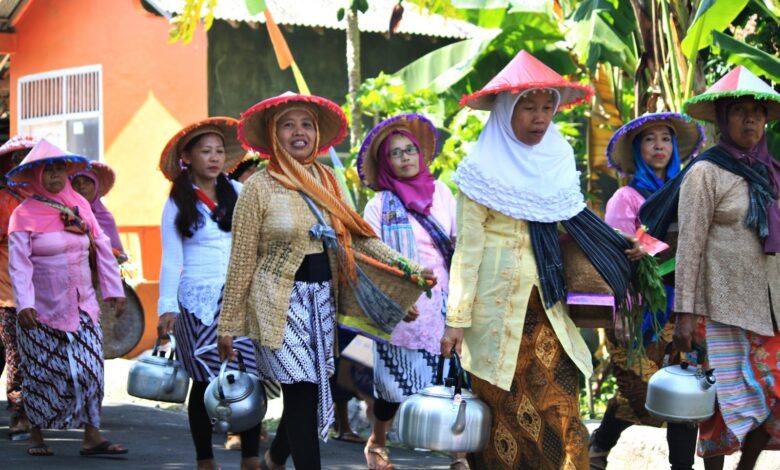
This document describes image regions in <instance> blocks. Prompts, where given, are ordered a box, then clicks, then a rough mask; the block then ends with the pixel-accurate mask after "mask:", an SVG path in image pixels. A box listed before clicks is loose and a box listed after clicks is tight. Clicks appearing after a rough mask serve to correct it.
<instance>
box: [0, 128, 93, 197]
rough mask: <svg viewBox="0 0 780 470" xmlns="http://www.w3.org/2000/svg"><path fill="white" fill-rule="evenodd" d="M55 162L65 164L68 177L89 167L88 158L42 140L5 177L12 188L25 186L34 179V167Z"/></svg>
mask: <svg viewBox="0 0 780 470" xmlns="http://www.w3.org/2000/svg"><path fill="white" fill-rule="evenodd" d="M55 161H63V162H65V171H66V172H67V173H68V175H72V174H73V173H76V172H79V171H82V170H84V169H86V168H88V167H89V159H87V158H86V157H82V156H81V155H76V154H74V153H70V152H68V151H65V150H62V149H60V148H59V147H57V146H56V145H54V144H52V143H51V142H49V141H48V140H46V139H41V140H40V141H39V142H38V143H37V144H35V146H34V147H33V148H32V150H30V153H28V154H27V156H26V157H24V160H22V161H21V163H19V165H18V166H17V167H16V168H14V169H13V170H11V171H9V172H8V173H6V175H5V177H6V179H7V180H8V182H9V184H11V185H12V186H20V185H24V184H27V183H29V182H30V180H31V179H32V171H30V170H31V169H32V168H33V167H34V166H36V165H45V164H47V163H51V162H55Z"/></svg>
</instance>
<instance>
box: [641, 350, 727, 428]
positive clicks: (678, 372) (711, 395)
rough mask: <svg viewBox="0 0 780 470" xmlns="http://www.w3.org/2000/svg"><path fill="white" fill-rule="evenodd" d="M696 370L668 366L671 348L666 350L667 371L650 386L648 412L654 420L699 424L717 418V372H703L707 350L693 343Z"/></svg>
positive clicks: (661, 371)
mask: <svg viewBox="0 0 780 470" xmlns="http://www.w3.org/2000/svg"><path fill="white" fill-rule="evenodd" d="M693 349H694V351H696V366H695V367H693V366H692V365H691V364H689V363H688V362H685V361H683V362H681V363H680V365H673V366H671V365H669V357H670V355H671V351H672V344H671V343H669V344H668V345H667V346H666V350H665V352H664V362H663V364H664V367H663V368H661V369H660V370H658V372H656V373H655V374H653V376H652V377H650V380H649V381H648V382H647V398H646V399H645V408H646V409H647V412H648V413H650V415H651V416H654V417H656V418H658V419H662V420H664V421H668V422H670V423H698V422H701V421H704V420H706V419H707V418H709V417H711V416H712V415H713V414H715V398H716V393H715V389H716V387H714V385H715V382H716V380H715V375H713V370H714V369H708V370H705V369H704V368H703V364H704V360H705V357H706V351H705V349H704V348H703V347H702V346H700V345H698V344H696V343H694V344H693Z"/></svg>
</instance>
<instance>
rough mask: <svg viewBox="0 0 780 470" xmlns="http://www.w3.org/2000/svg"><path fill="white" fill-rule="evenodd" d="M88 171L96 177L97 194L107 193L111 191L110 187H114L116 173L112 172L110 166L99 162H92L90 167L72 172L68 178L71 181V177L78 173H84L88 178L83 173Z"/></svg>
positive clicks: (78, 174)
mask: <svg viewBox="0 0 780 470" xmlns="http://www.w3.org/2000/svg"><path fill="white" fill-rule="evenodd" d="M88 171H91V172H92V173H94V174H95V177H96V178H97V186H98V195H99V196H100V197H103V196H105V195H106V194H108V192H109V191H111V188H113V187H114V183H115V182H116V173H114V170H113V169H112V168H111V167H110V166H108V165H106V164H105V163H101V162H92V164H91V165H90V167H89V168H87V169H86V170H84V171H79V172H77V173H74V174H72V175H71V176H70V180H71V181H73V178H75V177H77V176H80V175H84V176H86V177H87V178H90V176H88V175H86V174H85V173H86V172H88Z"/></svg>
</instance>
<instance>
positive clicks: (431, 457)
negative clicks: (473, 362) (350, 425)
mask: <svg viewBox="0 0 780 470" xmlns="http://www.w3.org/2000/svg"><path fill="white" fill-rule="evenodd" d="M0 408H1V409H0V423H2V426H0V436H2V438H3V440H2V441H0V469H4V470H5V469H8V470H11V469H13V470H19V469H36V470H37V469H41V470H48V469H52V470H53V469H57V470H63V469H78V470H92V469H120V470H130V469H166V470H173V469H191V468H194V467H195V466H194V458H195V451H194V449H193V446H192V441H191V440H190V435H189V429H188V426H187V416H186V414H184V413H181V412H176V411H165V410H161V409H156V408H152V407H146V406H139V405H128V404H122V403H107V404H105V405H104V410H103V429H104V433H105V436H106V437H107V438H108V439H110V440H112V441H114V442H121V443H122V444H124V445H126V446H127V447H128V448H129V449H130V453H129V454H127V455H126V456H125V458H122V459H110V458H96V457H80V456H79V455H78V453H79V448H80V446H81V438H82V433H81V431H79V430H74V431H50V432H49V433H47V436H48V438H47V440H48V442H49V445H50V446H51V447H52V448H53V449H54V452H55V454H56V455H55V456H54V457H31V456H28V455H27V454H26V452H25V449H26V448H27V446H28V445H29V444H28V443H27V442H11V441H8V440H5V439H4V438H5V436H6V433H7V431H8V428H7V423H8V414H7V412H6V410H5V402H2V401H0ZM223 442H224V438H223V437H222V436H215V438H214V443H215V444H221V443H223ZM266 448H267V444H265V445H264V446H263V447H262V448H261V452H265V449H266ZM214 449H215V455H216V458H217V460H218V462H219V463H220V465H221V466H222V468H223V469H224V470H232V469H238V468H239V464H238V462H239V459H240V453H239V452H231V451H226V450H224V448H222V447H221V446H219V445H215V446H214ZM320 451H321V455H322V460H323V468H326V469H345V470H346V469H362V468H365V463H364V462H365V461H364V459H363V449H362V446H360V445H357V444H348V443H344V442H338V441H333V440H330V441H328V443H327V444H324V445H323V446H322V447H321V449H320ZM391 452H392V454H393V462H394V463H395V464H396V468H399V469H420V468H430V469H447V468H449V467H448V465H447V463H448V460H449V459H447V458H446V457H443V456H441V455H437V454H432V453H430V452H426V453H423V452H415V451H412V450H408V449H402V448H395V449H392V451H391ZM288 468H292V462H291V461H290V464H289V465H288Z"/></svg>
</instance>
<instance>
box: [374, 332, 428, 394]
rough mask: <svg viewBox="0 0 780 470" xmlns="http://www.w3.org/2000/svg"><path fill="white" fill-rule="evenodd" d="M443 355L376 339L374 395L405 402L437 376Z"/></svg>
mask: <svg viewBox="0 0 780 470" xmlns="http://www.w3.org/2000/svg"><path fill="white" fill-rule="evenodd" d="M438 359H439V355H437V354H431V353H430V352H428V351H426V350H424V349H408V348H404V347H401V346H394V345H392V344H390V343H380V342H378V341H375V342H374V396H375V397H376V398H381V399H383V400H385V401H387V402H390V403H401V402H403V401H404V400H405V399H406V398H408V397H410V396H411V395H414V394H415V393H417V392H418V391H420V390H422V389H423V388H425V387H427V386H429V385H431V384H432V383H433V381H434V380H435V379H436V366H437V364H438Z"/></svg>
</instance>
